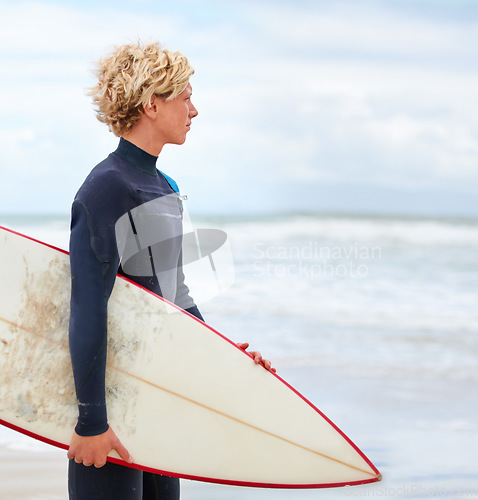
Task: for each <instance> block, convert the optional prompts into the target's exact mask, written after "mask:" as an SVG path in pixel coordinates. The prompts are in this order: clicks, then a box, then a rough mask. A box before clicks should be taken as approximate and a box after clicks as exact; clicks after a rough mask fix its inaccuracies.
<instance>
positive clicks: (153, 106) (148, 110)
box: [143, 94, 158, 118]
mask: <svg viewBox="0 0 478 500" xmlns="http://www.w3.org/2000/svg"><path fill="white" fill-rule="evenodd" d="M143 112H144V114H145V115H147V116H148V117H149V118H154V117H155V116H156V113H157V112H158V96H156V95H154V94H153V95H152V96H151V98H150V99H149V102H148V103H147V104H144V105H143Z"/></svg>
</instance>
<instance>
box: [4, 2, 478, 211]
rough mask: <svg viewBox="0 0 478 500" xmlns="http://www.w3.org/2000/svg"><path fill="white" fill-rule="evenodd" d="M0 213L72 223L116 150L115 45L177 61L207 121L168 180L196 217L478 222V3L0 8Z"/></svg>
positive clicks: (166, 153)
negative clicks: (139, 44)
mask: <svg viewBox="0 0 478 500" xmlns="http://www.w3.org/2000/svg"><path fill="white" fill-rule="evenodd" d="M0 12H1V16H0V89H1V92H0V113H1V116H2V120H1V122H0V214H1V213H32V212H34V213H58V214H66V215H67V214H68V213H69V210H70V205H71V201H72V199H73V197H74V195H75V192H76V191H77V189H78V188H79V186H80V185H81V183H82V181H83V180H84V178H85V177H86V175H87V174H88V172H89V171H90V170H91V169H92V168H93V167H94V165H96V164H97V163H98V162H100V161H101V160H102V159H103V158H105V157H106V156H107V155H108V154H109V153H110V152H111V151H112V150H114V149H115V148H116V145H117V142H118V139H117V138H116V137H115V136H114V135H113V134H112V133H111V132H109V131H108V129H107V127H106V126H105V125H104V124H101V123H99V122H98V121H97V120H96V118H95V115H94V111H93V106H92V104H91V102H90V98H89V97H88V96H87V95H86V89H87V87H88V86H90V85H93V84H94V77H93V75H92V69H93V67H94V63H95V61H96V60H98V59H99V58H101V57H102V56H103V55H104V54H105V53H107V52H109V51H110V50H111V48H112V47H113V46H115V45H118V44H122V43H129V42H134V41H137V40H142V41H143V42H149V41H159V42H160V43H161V44H162V45H164V46H165V47H167V48H169V49H171V50H179V51H181V52H182V53H184V54H185V55H186V56H187V57H188V59H189V60H190V62H191V64H192V66H193V67H194V68H195V74H194V75H193V77H192V79H191V83H192V86H193V102H194V104H195V105H196V107H197V108H198V111H199V116H198V117H197V118H196V119H195V120H194V121H193V125H192V128H191V131H190V132H189V134H188V139H187V142H186V144H184V145H182V146H172V145H171V146H166V147H165V148H164V150H163V152H162V153H161V155H160V157H159V160H158V167H159V168H160V169H161V170H163V171H165V172H166V173H168V174H169V175H171V176H172V177H174V178H175V179H176V180H177V181H178V183H179V185H180V187H181V191H182V192H183V193H184V194H187V195H188V198H189V209H190V211H191V210H192V211H194V212H197V213H205V214H242V213H247V214H255V213H283V212H290V211H311V212H324V211H325V212H354V213H384V214H419V215H432V216H441V215H446V216H474V217H477V216H478V112H477V111H478V97H477V93H478V0H343V1H342V0H315V1H312V0H310V1H307V0H295V1H283V0H275V1H273V0H250V1H249V0H236V1H234V2H230V1H227V0H224V1H219V0H217V1H214V0H200V1H199V0H198V1H195V0H185V1H182V2H178V3H175V2H170V1H168V2H165V1H158V0H154V1H149V0H142V1H141V0H138V1H136V2H133V1H131V2H126V1H115V2H113V1H103V2H102V1H99V0H95V1H89V0H86V1H81V2H71V1H61V2H60V1H39V2H23V1H18V2H5V1H3V0H0Z"/></svg>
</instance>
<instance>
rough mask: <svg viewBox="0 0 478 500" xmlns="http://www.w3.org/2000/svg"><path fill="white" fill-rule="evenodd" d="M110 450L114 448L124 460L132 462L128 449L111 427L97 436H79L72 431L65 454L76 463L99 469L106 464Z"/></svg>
mask: <svg viewBox="0 0 478 500" xmlns="http://www.w3.org/2000/svg"><path fill="white" fill-rule="evenodd" d="M111 450H115V451H116V452H117V453H118V455H119V456H120V458H121V459H123V460H124V461H125V462H127V463H132V462H133V458H132V457H131V455H130V454H129V452H128V450H127V449H126V448H125V447H124V446H123V444H122V443H121V441H120V440H119V439H118V437H117V436H116V434H115V433H114V432H113V429H111V427H109V428H108V430H107V431H106V432H104V433H103V434H99V435H97V436H79V435H78V434H76V432H75V433H73V438H72V440H71V444H70V449H69V450H68V454H67V456H68V458H69V459H70V460H71V459H74V460H75V462H76V463H77V464H83V465H85V466H86V467H90V466H92V465H94V466H95V467H96V468H97V469H99V468H101V467H103V466H104V465H105V464H106V461H107V458H108V454H109V452H110V451H111Z"/></svg>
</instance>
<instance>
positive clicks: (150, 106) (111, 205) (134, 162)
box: [68, 43, 274, 500]
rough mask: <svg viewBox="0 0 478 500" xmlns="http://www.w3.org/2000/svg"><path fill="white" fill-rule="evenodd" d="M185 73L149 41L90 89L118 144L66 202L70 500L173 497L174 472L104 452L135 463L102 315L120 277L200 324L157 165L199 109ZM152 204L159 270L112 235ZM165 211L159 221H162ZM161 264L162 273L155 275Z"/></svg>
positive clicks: (112, 60) (109, 67) (175, 215)
mask: <svg viewBox="0 0 478 500" xmlns="http://www.w3.org/2000/svg"><path fill="white" fill-rule="evenodd" d="M192 74H193V69H192V68H191V66H190V65H189V63H188V61H187V59H186V58H185V57H184V56H183V55H182V54H180V53H178V52H174V53H173V52H170V51H168V50H166V49H162V48H161V47H160V46H159V45H158V44H155V43H152V44H147V45H141V44H130V45H124V46H121V47H118V48H116V49H115V51H114V52H113V53H112V54H110V55H109V56H108V57H106V58H105V59H103V60H101V61H100V62H99V64H98V68H97V77H98V81H97V84H96V85H95V87H93V88H92V89H91V95H92V97H93V100H94V102H95V104H96V105H97V117H98V119H99V120H100V121H102V122H103V123H106V124H107V125H108V127H109V129H110V130H111V131H112V132H113V133H114V134H115V135H117V136H118V137H120V142H119V146H118V148H117V150H116V151H115V152H113V153H112V154H110V155H109V156H108V157H107V158H106V159H105V160H104V161H102V162H101V163H100V164H98V165H97V166H96V167H95V168H94V169H93V170H92V171H91V172H90V174H89V175H88V177H87V178H86V180H85V182H84V183H83V185H82V186H81V187H80V189H79V191H78V193H77V195H76V197H75V200H74V202H73V205H72V218H71V237H70V262H71V272H72V294H71V316H70V334H69V341H70V355H71V360H72V365H73V374H74V379H75V387H76V393H77V399H78V410H79V417H78V423H77V425H76V427H75V431H74V434H73V438H72V440H71V444H70V449H69V451H68V458H69V459H70V463H69V481H68V484H69V487H68V488H69V494H70V499H71V500H94V499H101V500H122V499H124V500H137V499H138V500H139V499H142V498H144V499H147V500H155V499H162V500H169V499H171V500H172V499H178V498H179V480H178V479H177V478H169V477H164V476H159V475H154V474H150V473H143V472H141V471H138V470H136V469H133V468H128V467H122V466H118V465H115V464H111V463H106V457H107V455H108V453H109V452H110V451H111V450H116V451H117V452H118V453H119V455H120V457H121V458H122V459H123V460H124V461H126V462H128V463H132V461H133V459H132V457H130V455H129V453H128V451H127V450H126V448H125V447H124V446H123V445H122V444H121V441H120V440H119V438H118V437H117V436H116V435H115V433H114V431H113V429H112V428H111V427H110V426H109V425H108V420H107V408H106V401H105V367H106V345H107V312H106V311H107V303H108V299H109V296H110V294H111V291H112V289H113V285H114V282H115V277H116V274H117V273H119V274H122V275H125V276H127V277H128V278H130V279H132V280H134V281H135V282H137V283H138V284H140V285H141V286H143V287H145V288H147V289H149V290H151V291H153V292H155V293H157V294H159V295H162V296H164V297H166V298H168V299H169V300H171V301H172V302H175V303H176V304H177V305H178V306H180V307H182V308H183V309H185V310H187V311H188V312H189V313H191V314H193V315H194V316H196V317H197V318H199V319H201V320H202V316H201V314H200V312H199V310H198V308H197V306H196V304H195V303H194V301H193V299H192V298H191V297H190V295H189V289H188V288H187V286H186V285H185V283H184V274H183V271H182V266H181V245H180V238H179V237H178V235H180V234H181V214H182V210H181V202H180V199H179V195H178V194H177V192H176V191H177V189H176V185H175V183H174V181H173V180H172V179H170V178H169V177H167V176H165V174H163V173H161V172H160V171H158V170H157V168H156V161H157V157H158V155H159V154H160V153H161V151H162V148H163V147H164V145H165V144H183V143H184V141H185V140H186V135H187V133H188V132H189V130H190V127H191V123H192V120H193V118H195V117H196V116H197V115H198V112H197V110H196V108H195V107H194V105H193V103H192V101H191V95H192V88H191V84H190V83H189V78H190V76H191V75H192ZM166 200H169V202H168V203H166V202H165V201H166ZM171 200H173V201H172V202H171ZM151 206H153V207H154V210H153V213H154V214H156V215H157V216H158V221H159V223H156V224H153V225H151V226H150V227H149V228H148V227H143V228H141V230H142V231H145V230H146V231H148V230H151V229H152V228H156V227H157V228H158V230H159V232H161V230H162V226H164V231H165V234H168V232H170V234H174V235H175V237H174V238H169V239H168V238H166V237H164V236H160V237H159V238H160V239H161V240H162V241H166V240H167V241H170V243H171V245H170V247H169V249H168V254H167V258H166V259H165V260H166V261H167V262H168V264H167V265H166V266H164V264H163V262H164V259H163V258H161V259H158V258H157V256H154V255H153V253H152V252H151V251H149V253H148V252H142V253H139V254H138V256H137V258H136V261H135V264H134V266H130V267H128V266H127V263H126V262H124V261H122V257H123V255H122V248H123V247H124V246H125V245H124V241H121V238H120V239H118V234H119V233H121V227H120V230H119V231H118V226H121V224H120V221H125V220H126V221H127V222H126V223H127V224H131V227H132V228H133V231H134V232H135V233H136V232H137V230H138V228H137V227H136V226H135V224H134V217H133V214H134V213H136V212H137V211H138V210H142V209H143V208H142V207H148V209H149V208H150V207H151ZM162 215H165V216H166V217H164V218H163V219H162V218H161V216H162ZM162 220H165V221H166V220H167V223H164V224H163V223H162V222H161V221H162ZM158 241H159V240H158ZM171 262H173V263H175V266H173V267H172V266H171V265H170V264H171ZM161 266H163V267H164V269H165V271H164V272H159V271H158V269H160V268H161ZM238 345H240V346H241V347H242V348H243V349H247V347H248V344H238ZM251 354H252V355H253V357H254V361H255V362H256V363H262V364H263V365H264V366H265V367H266V368H267V369H272V370H274V369H273V368H271V365H270V362H269V361H267V360H263V359H262V357H261V355H260V353H258V352H253V353H251ZM158 432H167V429H164V430H163V429H158Z"/></svg>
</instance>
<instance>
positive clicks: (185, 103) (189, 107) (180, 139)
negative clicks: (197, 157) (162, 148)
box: [155, 84, 198, 144]
mask: <svg viewBox="0 0 478 500" xmlns="http://www.w3.org/2000/svg"><path fill="white" fill-rule="evenodd" d="M191 94H192V88H191V84H188V86H187V87H186V88H185V89H184V91H183V92H182V93H181V94H179V95H178V96H177V97H175V98H174V99H173V100H171V101H167V100H166V99H164V98H161V97H157V98H156V101H155V104H156V105H157V106H158V115H157V128H156V132H157V133H158V139H160V140H161V142H163V144H183V143H184V141H185V140H186V134H187V133H188V131H189V129H190V126H191V121H192V119H193V118H194V117H195V116H197V115H198V112H197V109H196V108H195V107H194V105H193V103H192V101H191Z"/></svg>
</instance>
